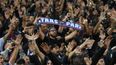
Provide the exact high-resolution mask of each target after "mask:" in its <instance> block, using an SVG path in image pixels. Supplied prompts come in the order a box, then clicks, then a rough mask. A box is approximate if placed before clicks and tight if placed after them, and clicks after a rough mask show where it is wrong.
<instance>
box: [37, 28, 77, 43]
mask: <svg viewBox="0 0 116 65" xmlns="http://www.w3.org/2000/svg"><path fill="white" fill-rule="evenodd" d="M39 32H40V37H41V39H42V40H43V42H46V43H47V44H48V45H53V44H57V45H60V44H61V43H63V42H65V41H68V40H70V39H72V38H74V36H75V35H76V34H77V31H76V30H75V31H73V32H72V33H70V34H69V35H67V36H65V37H61V36H58V32H57V30H56V28H55V27H50V28H49V30H48V35H47V36H45V34H44V33H43V32H42V31H41V29H40V30H39Z"/></svg>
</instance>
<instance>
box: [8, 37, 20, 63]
mask: <svg viewBox="0 0 116 65" xmlns="http://www.w3.org/2000/svg"><path fill="white" fill-rule="evenodd" d="M21 41H22V37H20V36H17V38H16V40H15V41H14V43H15V47H14V51H13V53H12V55H11V58H10V60H9V64H10V65H14V64H15V61H16V58H17V55H18V52H19V49H20V43H21Z"/></svg>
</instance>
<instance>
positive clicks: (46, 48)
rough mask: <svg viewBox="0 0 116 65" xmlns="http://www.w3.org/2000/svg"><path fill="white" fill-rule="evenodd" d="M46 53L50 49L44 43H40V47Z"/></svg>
mask: <svg viewBox="0 0 116 65" xmlns="http://www.w3.org/2000/svg"><path fill="white" fill-rule="evenodd" d="M40 47H41V48H42V49H43V50H44V51H45V52H46V53H49V52H50V47H49V46H48V44H46V43H42V44H41V46H40Z"/></svg>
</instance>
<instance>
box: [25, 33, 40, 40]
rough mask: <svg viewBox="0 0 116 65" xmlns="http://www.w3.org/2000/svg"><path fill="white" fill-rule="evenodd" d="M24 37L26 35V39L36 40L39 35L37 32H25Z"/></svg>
mask: <svg viewBox="0 0 116 65" xmlns="http://www.w3.org/2000/svg"><path fill="white" fill-rule="evenodd" d="M25 37H26V38H27V39H28V40H36V39H37V38H38V37H39V34H38V33H36V34H32V35H28V34H25Z"/></svg>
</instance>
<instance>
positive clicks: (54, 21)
mask: <svg viewBox="0 0 116 65" xmlns="http://www.w3.org/2000/svg"><path fill="white" fill-rule="evenodd" d="M34 23H35V24H36V25H40V24H53V25H59V26H65V27H70V28H74V29H77V30H81V26H80V25H79V24H77V23H73V22H63V21H59V20H57V19H50V18H39V19H37V20H36V21H35V22H34Z"/></svg>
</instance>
